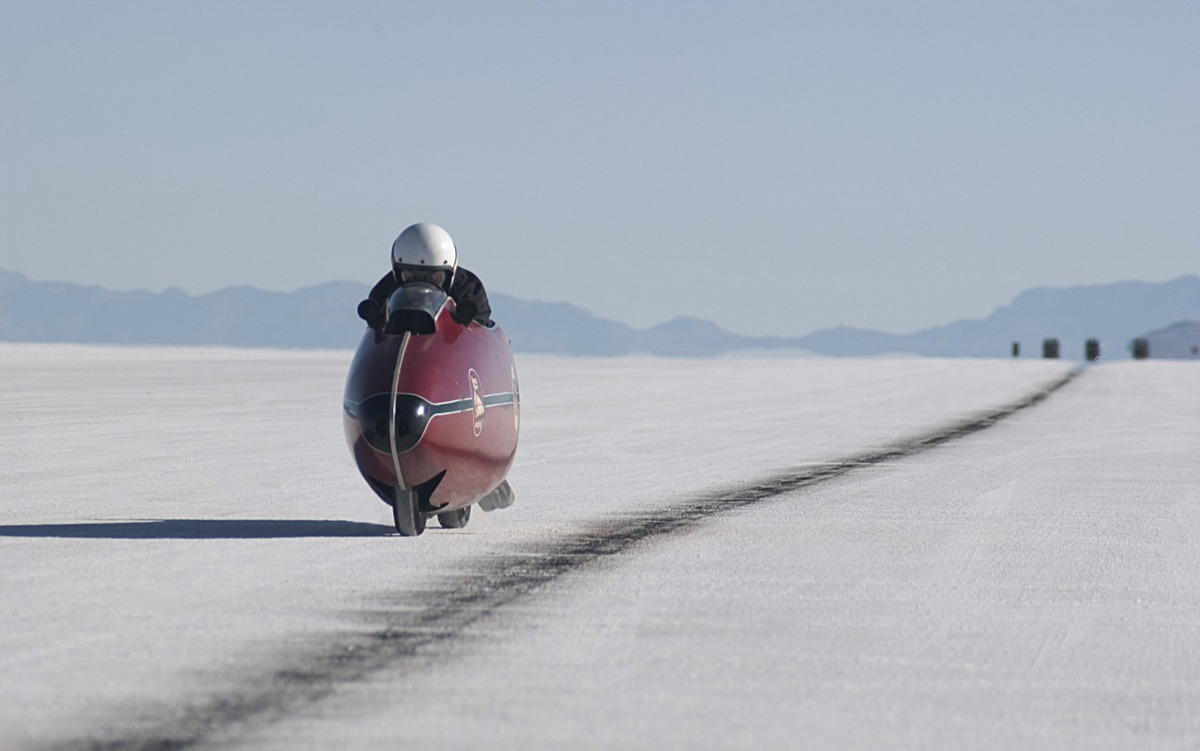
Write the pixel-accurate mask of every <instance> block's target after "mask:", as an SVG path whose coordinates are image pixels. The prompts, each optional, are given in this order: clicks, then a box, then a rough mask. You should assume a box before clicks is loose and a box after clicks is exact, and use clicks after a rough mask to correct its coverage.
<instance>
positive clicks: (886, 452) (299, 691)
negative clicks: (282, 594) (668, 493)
mask: <svg viewBox="0 0 1200 751" xmlns="http://www.w3.org/2000/svg"><path fill="white" fill-rule="evenodd" d="M1080 372H1081V371H1080V369H1075V370H1072V371H1071V372H1070V373H1068V374H1067V375H1065V376H1063V377H1062V378H1061V379H1059V380H1057V381H1054V382H1053V383H1050V384H1049V385H1047V386H1045V387H1044V388H1042V389H1041V390H1039V391H1037V392H1035V393H1033V394H1031V395H1029V396H1027V397H1025V398H1023V399H1021V400H1020V401H1017V402H1014V403H1012V404H1009V405H1007V406H1005V407H1001V408H1000V409H997V410H995V411H992V412H988V413H986V414H983V415H982V416H978V417H974V418H970V419H967V420H964V421H962V422H959V423H955V424H952V425H950V426H948V427H944V428H941V429H938V430H936V431H934V432H931V433H928V434H926V435H923V436H918V437H916V438H913V439H909V440H905V441H901V442H897V443H895V444H891V445H889V446H885V447H883V448H880V449H876V450H873V451H865V452H862V453H860V454H855V455H852V456H849V457H847V458H845V459H843V460H840V461H836V462H831V463H826V464H820V465H816V466H811V467H805V468H801V469H798V470H796V471H795V472H791V473H788V474H785V475H781V476H778V477H774V478H771V479H768V480H766V481H763V482H760V483H758V484H755V485H752V486H750V487H746V488H741V489H737V490H732V491H725V492H714V493H711V494H706V495H702V496H700V497H698V498H696V499H694V500H692V501H691V502H688V503H685V504H677V505H671V506H664V507H662V508H659V509H656V510H653V511H647V512H644V513H640V514H634V515H629V516H624V517H621V518H618V519H615V520H609V521H604V522H598V523H596V524H592V525H590V526H589V527H588V528H587V529H585V530H583V531H580V532H578V533H575V534H572V535H570V536H568V537H566V538H565V539H562V540H560V541H558V542H555V543H553V544H549V545H543V546H537V547H532V548H530V549H528V550H526V551H524V552H519V553H513V554H511V555H504V556H492V557H488V558H486V559H483V560H481V561H480V562H479V567H478V570H475V571H473V572H472V573H467V574H463V575H460V576H458V577H455V578H453V579H451V580H449V581H447V582H446V586H445V587H443V588H440V589H437V590H429V591H426V592H423V593H421V594H419V595H416V598H419V600H416V601H414V595H412V594H406V595H405V597H404V604H403V605H397V606H396V607H395V608H393V609H390V610H386V611H383V612H381V613H376V615H378V616H380V617H381V618H382V619H383V624H382V626H381V627H377V628H376V629H375V630H374V631H366V632H353V633H339V634H335V635H333V636H332V638H331V639H328V640H327V642H326V643H325V644H324V645H321V646H320V647H319V648H318V649H314V650H310V651H309V652H308V653H307V654H305V655H298V656H297V657H296V659H295V661H294V662H291V663H290V664H286V665H281V666H279V667H278V668H276V669H274V670H271V671H268V672H266V673H262V674H260V675H258V676H256V677H254V678H253V679H251V680H249V681H246V682H244V683H243V687H242V688H241V689H240V690H238V691H236V692H229V693H224V694H218V695H216V696H213V697H212V698H210V699H208V700H205V701H202V702H200V703H195V704H191V705H188V706H182V707H177V708H174V709H171V710H168V711H167V712H166V713H158V714H156V715H155V716H153V717H145V718H144V719H142V720H140V721H139V720H137V719H134V720H130V721H127V722H128V724H127V725H126V726H125V727H123V728H120V729H117V728H113V729H107V730H98V731H96V732H94V733H93V734H92V735H91V737H89V738H87V739H81V740H80V741H77V742H71V743H66V744H57V745H55V746H53V748H56V749H90V750H93V751H99V750H101V749H103V750H113V751H115V750H117V749H120V750H122V751H125V750H127V749H128V750H133V749H137V750H139V751H150V750H154V751H166V750H167V749H186V748H193V747H196V746H200V745H203V744H207V743H211V744H214V745H220V744H221V743H222V742H223V741H226V742H227V741H231V740H233V739H236V738H238V737H239V736H240V735H242V734H243V733H245V732H249V731H251V730H254V729H256V728H261V727H265V726H268V725H270V724H272V723H275V722H278V721H280V720H283V719H285V718H287V717H288V716H290V715H292V714H294V713H296V712H298V711H299V710H301V709H303V708H304V707H306V706H309V705H311V704H313V703H315V702H318V701H320V700H321V699H322V698H325V697H326V696H329V695H330V694H332V693H333V692H334V690H335V688H336V686H337V685H339V684H345V683H348V682H353V681H357V680H361V679H363V678H365V677H367V676H369V675H371V674H372V673H375V672H378V671H380V670H383V669H395V668H397V667H401V666H403V665H405V663H408V664H410V665H412V666H413V667H418V666H422V665H427V664H432V659H431V658H432V657H434V656H435V655H434V654H433V653H435V652H436V649H437V648H438V647H444V646H448V645H447V643H448V642H452V641H453V640H454V639H456V638H457V637H459V636H462V635H463V634H464V632H465V631H466V630H467V629H468V628H469V627H470V626H472V625H473V624H475V623H477V622H478V621H480V620H481V619H483V618H485V617H487V616H488V615H490V614H492V613H494V612H495V611H497V610H499V609H501V608H504V607H505V606H507V605H509V604H510V603H513V602H515V601H518V600H520V599H522V598H524V597H525V596H527V595H529V594H530V593H531V592H534V591H535V590H537V589H538V588H539V587H541V586H542V585H544V584H547V583H548V582H552V581H554V580H555V579H558V578H559V577H562V576H563V575H564V574H568V573H570V572H573V571H576V570H578V569H580V568H582V567H583V566H586V565H587V564H589V563H592V562H593V561H596V560H598V559H600V558H603V557H605V556H611V555H617V554H619V553H623V552H625V551H626V550H628V549H630V548H631V547H633V546H634V545H637V544H640V543H643V542H646V541H649V540H652V539H654V538H656V537H665V536H668V535H671V534H673V533H675V532H677V531H679V530H682V529H686V528H688V527H691V526H694V525H696V524H699V523H700V522H702V521H704V520H706V519H709V518H712V517H714V516H717V515H719V514H723V513H726V512H729V511H734V510H736V509H740V508H744V507H746V506H750V505H753V504H755V503H759V502H761V501H765V500H768V499H772V498H775V497H777V496H780V495H783V494H785V493H789V492H791V491H794V490H797V489H800V488H805V487H808V486H811V485H816V484H819V483H822V482H826V481H828V480H832V479H834V478H837V477H841V476H842V475H845V474H847V473H849V472H851V471H853V470H855V469H857V468H860V467H865V466H870V465H874V464H880V463H882V462H887V461H891V460H895V459H900V458H903V457H907V456H912V455H914V454H919V453H922V452H924V451H928V450H929V449H932V448H935V447H937V446H940V445H942V444H944V443H947V442H949V441H953V440H955V439H957V438H962V437H963V436H967V435H971V434H972V433H977V432H979V431H981V430H984V429H985V428H988V427H991V426H992V425H994V424H995V423H997V422H999V421H1000V420H1003V419H1004V418H1006V417H1009V416H1011V415H1013V414H1015V413H1017V412H1019V411H1021V410H1023V409H1027V408H1028V407H1031V406H1033V405H1035V404H1038V403H1039V402H1041V401H1043V400H1045V399H1046V398H1047V397H1048V396H1050V395H1051V394H1052V393H1054V392H1055V391H1057V390H1058V389H1060V388H1062V387H1063V386H1065V385H1067V384H1068V383H1069V382H1071V381H1072V380H1073V379H1074V378H1075V377H1076V376H1077V375H1078V374H1079V373H1080Z"/></svg>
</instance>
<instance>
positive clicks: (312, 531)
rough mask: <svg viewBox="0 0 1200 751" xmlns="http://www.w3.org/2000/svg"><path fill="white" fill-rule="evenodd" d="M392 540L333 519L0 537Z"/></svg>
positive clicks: (44, 527) (377, 527)
mask: <svg viewBox="0 0 1200 751" xmlns="http://www.w3.org/2000/svg"><path fill="white" fill-rule="evenodd" d="M394 534H395V530H394V529H392V527H390V526H387V525H384V524H372V523H369V522H351V521H340V520H335V519H139V520H133V521H104V522H79V523H71V524H5V525H0V537H45V538H73V539H85V540H279V539H293V538H301V537H383V536H387V535H394Z"/></svg>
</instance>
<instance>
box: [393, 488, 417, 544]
mask: <svg viewBox="0 0 1200 751" xmlns="http://www.w3.org/2000/svg"><path fill="white" fill-rule="evenodd" d="M392 521H394V522H395V523H396V531H397V532H399V533H400V536H401V537H416V536H417V535H419V534H421V533H422V532H424V531H425V513H424V512H423V511H421V502H420V500H419V499H418V498H417V491H415V490H411V489H409V488H396V492H395V494H394V497H393V499H392Z"/></svg>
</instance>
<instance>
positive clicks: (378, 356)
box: [343, 301, 520, 512]
mask: <svg viewBox="0 0 1200 751" xmlns="http://www.w3.org/2000/svg"><path fill="white" fill-rule="evenodd" d="M453 307H454V303H453V301H447V302H446V305H445V306H444V307H443V308H442V309H441V311H440V313H439V314H438V316H437V319H436V330H435V331H434V333H432V334H424V335H417V334H409V335H383V334H378V333H376V332H374V331H372V330H368V331H367V332H366V334H365V335H364V336H363V339H362V342H361V343H360V344H359V348H358V351H357V352H356V353H355V356H354V361H353V363H352V364H351V367H350V375H349V377H348V378H347V382H346V394H345V400H344V402H345V409H344V410H343V419H344V425H345V431H346V440H347V442H348V443H349V445H350V449H351V452H352V453H353V455H354V460H355V463H356V464H357V465H358V468H359V471H360V472H361V473H362V474H363V476H364V478H366V479H367V481H368V483H369V484H370V485H371V486H372V488H373V489H375V491H376V492H377V493H379V494H380V497H382V498H384V499H385V501H386V500H388V498H389V496H388V495H387V492H388V491H390V489H391V488H394V487H396V486H401V487H408V488H413V487H415V488H418V489H424V490H425V491H426V492H427V491H428V489H429V487H430V486H432V485H434V483H433V481H434V480H435V479H436V478H437V477H438V476H439V475H442V476H441V479H440V480H439V481H437V482H436V485H435V486H434V487H433V490H432V493H431V494H429V495H428V496H427V497H422V506H423V507H428V508H429V509H431V510H436V511H438V512H444V511H452V510H455V509H459V508H463V507H465V506H469V505H471V504H473V503H475V502H476V501H478V500H479V499H480V498H482V497H483V496H485V495H487V494H488V493H489V492H491V491H492V490H493V489H495V488H496V487H497V486H498V485H499V484H500V483H501V482H502V481H503V480H504V478H505V476H506V475H507V474H508V471H509V468H511V467H512V462H513V457H514V456H515V454H516V449H517V434H518V429H519V427H520V424H519V421H520V394H519V388H518V384H517V375H516V367H515V365H514V363H513V358H512V350H511V348H510V346H509V342H508V337H506V336H505V334H504V331H503V330H502V329H501V328H500V327H499V326H493V327H486V326H481V325H479V324H478V323H472V324H471V325H470V327H464V326H462V325H461V324H459V323H458V322H456V321H454V320H453V318H452V317H451V313H452V311H453ZM405 339H407V341H405ZM393 386H394V387H395V391H394V392H393ZM393 409H394V410H395V412H394V418H393V412H392V410H393ZM397 464H398V465H399V476H397V472H396V465H397ZM443 472H444V474H442V473H443ZM389 502H390V501H389Z"/></svg>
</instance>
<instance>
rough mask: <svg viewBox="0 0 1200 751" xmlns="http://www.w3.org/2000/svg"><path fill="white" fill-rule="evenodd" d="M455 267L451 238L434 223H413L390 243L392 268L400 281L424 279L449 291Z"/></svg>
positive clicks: (455, 252) (455, 256)
mask: <svg viewBox="0 0 1200 751" xmlns="http://www.w3.org/2000/svg"><path fill="white" fill-rule="evenodd" d="M457 268H458V251H456V250H455V249H454V241H453V240H451V239H450V233H449V232H447V231H446V230H444V229H442V228H441V227H439V226H437V225H436V224H426V223H421V224H414V225H412V226H411V227H409V228H408V229H406V230H404V231H403V232H401V233H400V236H399V237H397V238H396V242H394V243H392V270H393V271H394V272H395V273H396V279H397V280H398V281H400V282H401V283H404V282H410V281H426V282H429V283H431V284H433V285H435V286H437V287H441V288H442V289H445V290H447V291H449V289H450V282H451V281H452V280H453V279H454V271H455V270H456V269H457Z"/></svg>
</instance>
